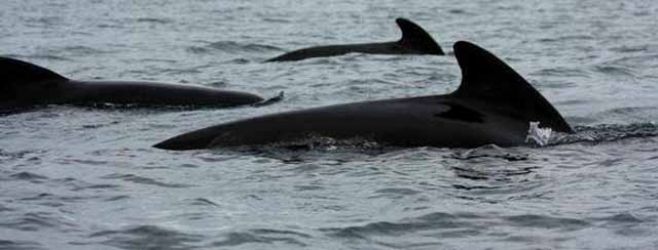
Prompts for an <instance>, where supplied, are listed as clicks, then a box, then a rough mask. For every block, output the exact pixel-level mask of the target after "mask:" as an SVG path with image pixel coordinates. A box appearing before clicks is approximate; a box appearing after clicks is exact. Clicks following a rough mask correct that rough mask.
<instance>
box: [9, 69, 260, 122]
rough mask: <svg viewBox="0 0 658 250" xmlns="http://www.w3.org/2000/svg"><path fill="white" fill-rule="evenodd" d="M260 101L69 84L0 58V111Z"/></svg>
mask: <svg viewBox="0 0 658 250" xmlns="http://www.w3.org/2000/svg"><path fill="white" fill-rule="evenodd" d="M261 101H263V98H261V97H259V96H257V95H254V94H250V93H244V92H237V91H226V90H219V89H215V88H209V87H202V86H192V85H181V84H165V83H154V82H128V81H125V82H122V81H78V80H71V79H68V78H66V77H64V76H61V75H59V74H57V73H55V72H53V71H50V70H48V69H46V68H43V67H40V66H37V65H34V64H31V63H28V62H24V61H21V60H17V59H13V58H7V57H0V111H2V110H13V109H16V110H19V109H24V108H28V107H33V106H38V105H47V104H73V105H95V104H131V105H133V104H136V105H158V106H160V105H162V106H236V105H243V104H253V103H258V102H261Z"/></svg>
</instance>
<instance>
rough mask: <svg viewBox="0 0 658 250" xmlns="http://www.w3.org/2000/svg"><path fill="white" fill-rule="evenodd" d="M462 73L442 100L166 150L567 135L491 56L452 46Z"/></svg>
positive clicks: (320, 112) (211, 135)
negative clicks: (535, 132)
mask: <svg viewBox="0 0 658 250" xmlns="http://www.w3.org/2000/svg"><path fill="white" fill-rule="evenodd" d="M454 52H455V56H456V58H457V61H458V62H459V67H460V68H461V71H462V82H461V85H460V86H459V88H458V89H457V90H456V91H454V92H452V93H450V94H446V95H433V96H421V97H411V98H401V99H388V100H379V101H368V102H358V103H348V104H339V105H333V106H327V107H319V108H312V109H304V110H299V111H291V112H285V113H278V114H271V115H265V116H260V117H254V118H250V119H245V120H239V121H233V122H229V123H225V124H220V125H216V126H212V127H208V128H204V129H200V130H196V131H192V132H189V133H185V134H182V135H178V136H175V137H173V138H170V139H168V140H165V141H163V142H160V143H158V144H155V145H154V147H156V148H161V149H170V150H188V149H203V148H212V147H225V146H241V145H261V144H273V143H279V142H294V141H299V140H303V139H304V138H309V137H312V136H321V137H330V138H336V139H350V138H362V139H366V140H371V141H375V142H378V143H381V144H384V145H392V146H403V147H413V146H436V147H466V148H470V147H478V146H481V145H486V144H497V145H499V146H515V145H521V144H524V142H525V140H526V137H527V134H528V128H529V123H530V122H533V123H535V122H539V124H540V125H541V126H543V127H549V128H551V129H552V130H553V131H558V132H564V133H572V132H573V130H572V129H571V127H570V126H569V124H568V123H567V122H566V121H565V120H564V118H562V116H561V115H560V113H559V112H558V111H557V110H556V109H555V108H554V107H553V106H552V105H551V104H550V103H549V102H548V101H547V100H546V99H545V98H544V97H543V96H542V95H541V94H540V93H539V92H538V91H537V90H535V89H534V88H533V87H532V86H531V85H530V84H529V83H528V82H527V81H526V80H525V79H523V77H522V76H521V75H519V74H518V73H516V72H515V71H514V70H513V69H512V68H511V67H509V66H508V65H507V64H505V63H504V62H503V61H501V60H500V59H498V58H497V57H496V56H494V55H493V54H491V53H490V52H488V51H486V50H484V49H482V48H480V47H478V46H477V45H474V44H472V43H469V42H464V41H460V42H457V43H455V45H454Z"/></svg>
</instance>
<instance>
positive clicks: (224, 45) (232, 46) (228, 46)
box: [187, 41, 282, 54]
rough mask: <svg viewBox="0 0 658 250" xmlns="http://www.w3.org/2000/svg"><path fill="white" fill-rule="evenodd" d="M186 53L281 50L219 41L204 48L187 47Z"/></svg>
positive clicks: (268, 46)
mask: <svg viewBox="0 0 658 250" xmlns="http://www.w3.org/2000/svg"><path fill="white" fill-rule="evenodd" d="M187 51H188V52H190V53H193V54H207V53H211V52H213V51H221V52H227V53H231V54H234V53H238V52H272V51H282V49H281V48H279V47H275V46H270V45H263V44H254V43H247V44H243V43H238V42H233V41H219V42H213V43H209V44H207V45H205V46H192V47H188V48H187Z"/></svg>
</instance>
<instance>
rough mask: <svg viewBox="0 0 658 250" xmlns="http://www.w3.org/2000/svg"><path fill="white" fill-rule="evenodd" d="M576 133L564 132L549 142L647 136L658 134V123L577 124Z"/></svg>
mask: <svg viewBox="0 0 658 250" xmlns="http://www.w3.org/2000/svg"><path fill="white" fill-rule="evenodd" d="M574 130H575V131H576V133H575V134H563V135H561V136H558V137H555V138H554V139H553V140H552V141H551V142H550V143H549V144H551V145H559V144H569V143H580V142H589V143H603V142H612V141H619V140H624V139H629V138H646V137H655V136H658V125H655V124H653V123H636V124H629V125H619V124H601V125H596V126H576V127H575V128H574Z"/></svg>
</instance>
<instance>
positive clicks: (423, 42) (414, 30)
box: [395, 18, 445, 55]
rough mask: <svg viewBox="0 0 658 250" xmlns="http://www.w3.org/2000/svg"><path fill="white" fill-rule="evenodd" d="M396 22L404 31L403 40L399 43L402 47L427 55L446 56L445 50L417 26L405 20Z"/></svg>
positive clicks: (399, 19)
mask: <svg viewBox="0 0 658 250" xmlns="http://www.w3.org/2000/svg"><path fill="white" fill-rule="evenodd" d="M395 22H396V23H397V24H398V26H399V27H400V30H402V38H401V39H400V41H398V44H400V46H402V47H405V48H409V49H413V50H417V51H420V52H423V53H425V54H433V55H444V54H445V53H443V50H442V49H441V47H439V44H437V43H436V42H435V41H434V39H432V36H430V35H429V34H427V32H426V31H425V30H424V29H423V28H421V27H420V26H418V25H417V24H415V23H413V22H411V21H409V20H407V19H405V18H398V19H395Z"/></svg>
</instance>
